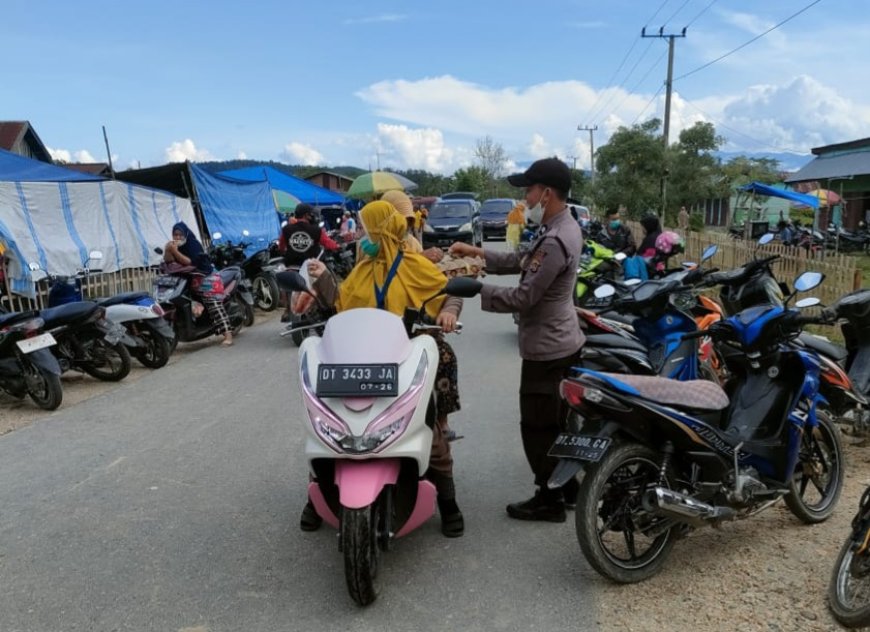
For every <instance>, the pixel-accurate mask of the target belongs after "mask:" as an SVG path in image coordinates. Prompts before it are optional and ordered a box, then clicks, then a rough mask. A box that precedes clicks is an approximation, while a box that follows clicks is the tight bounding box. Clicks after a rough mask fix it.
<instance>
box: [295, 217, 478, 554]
mask: <svg viewBox="0 0 870 632" xmlns="http://www.w3.org/2000/svg"><path fill="white" fill-rule="evenodd" d="M360 220H361V222H362V226H363V229H364V230H365V233H366V236H365V237H363V239H362V240H361V245H360V247H361V249H362V252H363V254H364V256H363V257H362V259H361V260H360V261H359V263H357V264H356V266H355V267H354V269H353V270H352V271H351V273H350V274H349V275H348V277H347V279H345V281H344V282H343V283H342V284H341V285H340V286H338V287H336V279H335V277H334V276H332V274H331V273H330V272H329V271H328V270H327V268H326V266H325V265H324V264H323V263H322V262H321V261H312V262H310V263H309V266H308V274H309V276H310V277H311V278H312V279H314V280H315V289H316V290H317V291H318V293H319V294H320V296H322V297H323V298H324V299H325V300H326V301H328V302H331V303H333V304H334V305H335V307H336V309H337V310H338V311H344V310H347V309H355V308H358V307H376V308H378V309H385V310H388V311H390V312H393V313H394V314H396V315H398V316H402V315H404V313H405V308H406V307H411V308H415V309H416V308H418V307H419V306H420V305H421V304H422V303H423V301H424V300H426V299H428V298H429V297H431V296H432V295H434V294H436V293H437V292H439V291H440V290H441V289H442V288H443V287H444V285H446V283H447V277H445V276H444V274H443V273H442V272H441V271H440V270H439V269H438V268H437V267H435V264H433V263H432V262H431V261H429V260H428V259H427V258H426V257H424V256H422V255H420V254H417V253H416V252H413V251H412V250H410V249H409V247H408V246H407V242H406V241H405V238H406V236H407V230H408V223H407V221H406V219H405V218H404V217H403V216H402V215H401V214H400V213H399V212H398V211H396V209H395V207H393V205H392V204H390V203H389V202H387V201H385V200H378V201H376V202H371V203H369V204H367V205H366V206H365V207H363V209H362V211H361V212H360ZM397 260H398V264H397V263H396V261H397ZM391 270H394V272H393V274H392V278H391V280H390V281H388V280H387V279H388V277H390V276H391V274H390V271H391ZM461 309H462V299H459V298H454V297H446V298H445V297H440V298H437V299H434V300H432V301H429V303H428V304H427V305H426V313H427V315H428V316H429V317H430V318H432V319H433V320H434V321H435V323H436V324H438V325H440V326H441V329H442V330H443V331H444V332H447V333H449V332H451V331H453V330H454V329H455V328H456V322H457V319H458V318H459V313H460V311H461ZM434 338H435V342H436V343H437V345H438V351H439V359H438V371H437V373H436V374H435V396H436V410H437V411H438V416H437V419H436V421H435V428H433V429H432V451H431V454H430V456H429V469H428V471H427V472H426V478H428V479H429V480H430V481H431V482H432V483H433V484H434V485H435V488H436V490H437V491H438V510H439V513H440V514H441V532H442V533H443V534H444V535H445V536H447V537H452V538H455V537H459V536H461V535H462V534H463V533H464V531H465V522H464V519H463V517H462V512H461V511H459V506H458V505H457V504H456V489H455V486H454V484H453V456H452V454H451V451H450V443H449V441H448V440H447V439H448V438H447V436H446V433H445V432H444V429H445V427H446V426H447V415H449V414H450V413H452V412H455V411H457V410H459V408H460V406H459V384H458V368H457V362H456V354H455V353H454V352H453V349H452V348H451V347H450V345H449V344H448V343H447V342H446V341H445V340H444V336H443V335H440V334H439V335H436V336H434ZM321 522H322V521H321V519H320V517H319V516H318V515H317V513H316V512H315V510H314V507H313V506H312V505H311V503H310V502H309V503H308V504H307V505H306V506H305V509H304V510H303V512H302V520H301V527H302V529H303V530H306V531H312V530H314V529H317V528H318V527H319V526H320V524H321Z"/></svg>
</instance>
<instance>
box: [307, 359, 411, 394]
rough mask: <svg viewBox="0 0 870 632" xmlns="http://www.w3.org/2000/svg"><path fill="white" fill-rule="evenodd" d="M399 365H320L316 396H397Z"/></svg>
mask: <svg viewBox="0 0 870 632" xmlns="http://www.w3.org/2000/svg"><path fill="white" fill-rule="evenodd" d="M398 394H399V365H398V364H321V365H320V367H318V369H317V396H318V397H396V396H397V395H398Z"/></svg>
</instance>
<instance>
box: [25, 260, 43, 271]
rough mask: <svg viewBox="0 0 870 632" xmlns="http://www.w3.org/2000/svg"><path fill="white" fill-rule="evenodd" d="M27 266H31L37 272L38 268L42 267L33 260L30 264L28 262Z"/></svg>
mask: <svg viewBox="0 0 870 632" xmlns="http://www.w3.org/2000/svg"><path fill="white" fill-rule="evenodd" d="M27 267H28V268H30V269H31V270H32V271H33V272H36V271H37V270H41V269H42V268H40V267H39V264H38V263H34V262H33V261H31V262H30V263H29V264H27Z"/></svg>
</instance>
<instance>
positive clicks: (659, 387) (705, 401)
mask: <svg viewBox="0 0 870 632" xmlns="http://www.w3.org/2000/svg"><path fill="white" fill-rule="evenodd" d="M581 372H583V373H587V374H590V375H593V376H595V377H598V378H599V379H602V380H604V381H605V382H607V383H608V385H610V386H612V387H613V388H616V389H617V390H620V391H622V392H623V393H626V394H628V395H635V396H638V397H642V398H644V399H648V400H650V401H652V402H655V403H658V404H667V405H669V406H677V407H679V408H692V409H696V410H724V409H725V408H727V407H728V404H729V400H728V395H726V394H725V391H723V390H722V387H721V386H719V385H718V384H716V383H714V382H709V381H707V380H688V381H685V382H681V381H679V380H670V379H668V378H666V377H657V376H653V375H623V374H620V373H598V372H596V371H585V370H583V369H581Z"/></svg>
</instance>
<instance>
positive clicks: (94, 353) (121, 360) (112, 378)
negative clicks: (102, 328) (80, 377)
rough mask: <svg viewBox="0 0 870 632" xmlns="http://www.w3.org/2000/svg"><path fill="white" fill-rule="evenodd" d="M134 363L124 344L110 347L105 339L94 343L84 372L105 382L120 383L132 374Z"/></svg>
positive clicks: (84, 365) (83, 368)
mask: <svg viewBox="0 0 870 632" xmlns="http://www.w3.org/2000/svg"><path fill="white" fill-rule="evenodd" d="M132 365H133V361H132V360H131V359H130V352H129V351H127V347H125V346H124V345H123V344H122V343H120V342H118V343H115V344H113V345H110V344H109V343H108V342H106V340H105V339H104V338H97V339H96V340H94V341H93V343H92V345H91V347H90V349H89V351H88V359H87V361H85V362H82V364H81V367H82V370H83V371H84V372H85V373H87V374H88V375H91V376H93V377H95V378H97V379H98V380H103V381H104V382H120V381H121V380H123V379H124V378H125V377H127V375H128V374H129V373H130V369H131V368H132Z"/></svg>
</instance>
